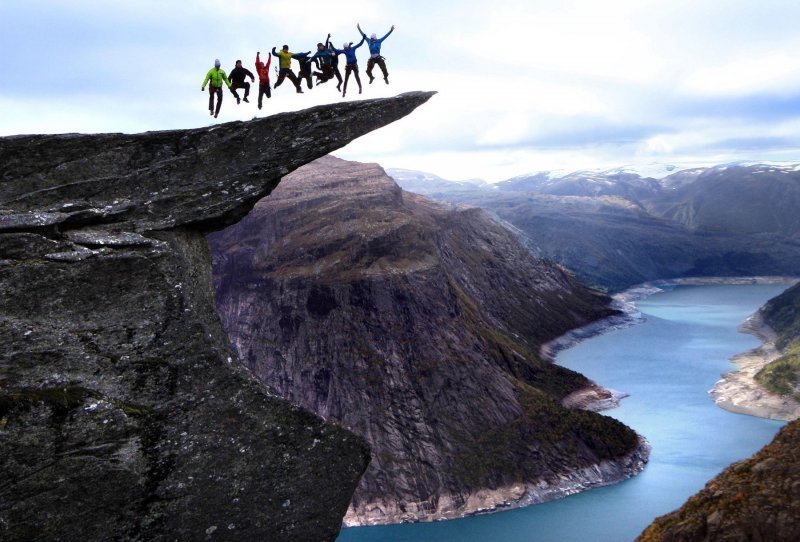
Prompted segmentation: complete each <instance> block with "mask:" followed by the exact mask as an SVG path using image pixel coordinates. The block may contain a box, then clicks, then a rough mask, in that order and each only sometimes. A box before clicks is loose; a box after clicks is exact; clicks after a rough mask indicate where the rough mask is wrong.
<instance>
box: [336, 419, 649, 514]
mask: <svg viewBox="0 0 800 542" xmlns="http://www.w3.org/2000/svg"><path fill="white" fill-rule="evenodd" d="M651 449H652V447H651V446H650V443H649V442H647V440H646V439H645V438H644V437H642V436H641V435H639V443H638V444H637V446H636V448H634V449H633V450H632V451H631V452H629V453H628V454H626V455H624V456H622V457H620V458H619V459H617V460H615V461H611V460H605V461H601V462H600V463H597V464H594V465H589V466H586V467H583V468H580V469H577V470H575V471H572V472H568V473H560V474H557V475H554V476H553V477H552V478H550V479H547V480H539V481H536V482H520V483H516V484H512V485H510V486H503V487H499V488H496V489H488V488H487V489H479V490H477V491H476V492H475V493H472V494H469V495H441V496H440V497H439V503H440V506H439V509H438V510H437V511H436V512H434V513H431V512H429V511H425V510H422V507H420V508H418V509H417V510H415V511H409V510H408V509H406V510H404V511H401V510H399V509H398V508H397V503H370V504H368V505H365V506H364V507H365V508H368V511H366V512H360V513H357V512H355V511H354V510H353V508H352V505H351V506H350V508H348V510H347V514H345V517H344V519H343V521H342V526H343V527H344V528H350V527H368V526H375V525H390V524H398V523H429V522H434V521H445V520H451V519H463V518H468V517H473V516H479V515H484V514H492V513H495V512H501V511H505V510H513V509H515V508H524V507H526V506H531V505H534V504H543V503H546V502H550V501H554V500H557V499H561V498H564V497H568V496H570V495H574V494H576V493H581V492H583V491H587V490H589V489H594V488H598V487H604V486H608V485H612V484H617V483H619V482H622V481H624V480H627V479H628V478H631V477H633V476H635V475H637V474H639V473H640V472H642V471H643V470H644V468H645V466H646V465H647V461H648V460H649V457H650V451H651ZM453 503H459V505H458V506H455V505H453ZM387 504H388V505H389V506H388V507H391V508H392V510H389V509H388V507H387ZM408 504H409V503H406V506H408Z"/></svg>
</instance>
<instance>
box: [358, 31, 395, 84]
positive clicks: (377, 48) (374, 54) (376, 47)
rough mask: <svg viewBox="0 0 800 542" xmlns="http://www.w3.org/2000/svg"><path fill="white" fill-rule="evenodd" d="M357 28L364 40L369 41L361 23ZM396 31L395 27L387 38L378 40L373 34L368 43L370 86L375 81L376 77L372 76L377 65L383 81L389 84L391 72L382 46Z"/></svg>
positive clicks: (387, 34)
mask: <svg viewBox="0 0 800 542" xmlns="http://www.w3.org/2000/svg"><path fill="white" fill-rule="evenodd" d="M356 28H358V31H359V32H360V33H361V36H362V38H363V39H367V35H366V34H364V31H363V30H361V23H357V24H356ZM393 31H394V25H392V28H390V29H389V31H388V32H387V33H386V35H385V36H383V37H382V38H380V39H378V37H377V36H376V35H375V34H372V35H371V36H370V37H369V41H368V42H367V46H368V47H369V60H367V76H368V77H369V84H370V85H371V84H372V82H373V81H374V80H375V77H373V76H372V69H373V68H374V67H375V64H377V65H378V67H379V68H380V69H381V72H383V80H384V81H386V84H387V85H388V84H389V72H388V71H387V70H386V59H385V58H383V57H382V56H381V44H382V43H383V40H385V39H386V38H388V37H389V34H391V33H392V32H393Z"/></svg>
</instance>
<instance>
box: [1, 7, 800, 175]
mask: <svg viewBox="0 0 800 542" xmlns="http://www.w3.org/2000/svg"><path fill="white" fill-rule="evenodd" d="M0 21H2V27H3V31H2V33H0V51H2V52H3V54H4V56H5V58H4V59H3V60H4V62H3V64H4V74H5V77H4V78H3V79H4V80H3V83H2V85H0V135H12V134H21V133H61V132H84V133H87V132H128V133H134V132H142V131H148V130H161V129H172V128H189V127H198V126H206V125H208V124H211V123H212V122H214V119H213V118H211V117H209V115H208V110H207V102H208V95H207V93H202V92H200V84H201V83H202V80H203V78H204V76H205V74H206V72H207V71H208V69H209V68H211V66H212V65H213V61H214V59H215V58H219V59H220V60H221V61H222V67H223V68H224V69H225V70H226V71H228V72H230V70H231V68H233V64H234V61H235V60H236V59H241V60H242V61H243V63H244V65H245V67H247V68H248V69H250V70H251V71H254V66H253V63H254V58H255V53H256V51H261V52H262V53H263V54H266V53H267V51H269V50H270V49H271V48H272V47H273V46H278V47H280V46H281V45H283V44H288V45H289V46H290V49H291V50H292V51H293V52H298V51H309V50H313V49H314V47H315V44H316V43H317V42H318V41H322V40H324V38H325V35H326V34H327V33H328V32H331V33H332V35H333V38H332V39H333V41H334V43H335V44H336V45H337V47H341V45H342V42H344V41H345V40H347V41H350V40H353V41H355V40H356V39H357V38H359V35H358V32H357V30H356V23H357V22H360V23H361V26H362V28H363V29H364V30H365V31H366V32H367V34H369V33H372V32H375V33H377V34H378V35H379V36H382V35H383V34H384V33H386V32H387V31H388V30H389V28H390V27H391V25H393V24H394V25H396V27H397V28H396V30H395V32H394V33H393V34H392V35H391V36H390V37H389V38H388V39H387V40H386V41H385V42H384V45H383V54H384V56H385V57H386V61H387V65H388V67H389V71H390V81H391V84H390V85H388V86H387V85H385V84H384V83H383V81H382V80H380V79H377V80H376V81H375V83H373V84H372V85H368V84H366V77H365V76H364V75H363V70H364V69H365V68H366V59H367V57H368V52H367V48H366V46H365V47H362V48H361V49H359V65H360V66H361V70H362V77H363V82H364V93H363V94H362V95H361V96H359V95H358V94H357V90H356V87H355V85H354V82H353V81H351V84H350V88H349V89H348V96H347V98H345V99H346V100H350V99H359V98H373V97H381V96H390V95H394V94H397V93H400V92H405V91H409V90H436V91H438V92H439V94H438V95H437V96H435V97H434V98H433V99H432V100H431V101H430V102H429V103H428V104H426V105H424V106H422V107H421V108H420V109H418V110H417V111H416V112H415V113H413V114H412V115H411V116H410V117H408V118H406V119H403V120H401V121H399V122H397V123H395V124H393V125H391V126H389V127H386V128H383V129H381V130H379V131H378V132H375V133H372V134H369V135H367V136H365V137H362V138H361V139H359V140H357V141H356V142H354V143H352V144H350V145H349V146H348V147H346V148H344V149H342V150H340V151H338V152H337V153H335V154H336V155H337V156H340V157H342V158H346V159H352V160H359V161H370V162H372V161H374V162H378V163H380V164H381V165H383V166H384V167H402V168H409V169H418V170H423V171H429V172H432V173H436V174H438V175H441V176H443V177H446V178H450V179H464V178H471V177H481V178H484V179H487V180H490V181H497V180H501V179H504V178H508V177H511V176H514V175H517V174H522V173H525V172H530V171H539V170H548V169H568V170H575V169H583V168H598V167H614V166H621V165H627V164H648V163H654V162H657V163H675V164H680V165H683V164H686V165H695V164H711V163H719V162H727V161H731V160H791V161H800V31H798V29H797V26H798V21H800V2H798V1H797V0H791V1H789V0H787V1H784V0H758V1H756V0H692V1H685V0H663V1H662V0H631V1H627V0H604V1H598V0H573V1H569V0H552V1H551V0H526V1H515V0H482V1H471V0H458V1H455V0H437V1H436V2H433V1H430V0H424V1H418V0H402V1H388V2H384V1H378V0H369V1H367V0H364V1H352V2H348V1H338V2H331V1H324V2H322V1H316V0H309V1H298V2H285V1H284V2H267V1H264V0H258V1H250V0H241V1H220V0H216V1H206V0H201V1H191V0H186V1H172V0H158V1H152V0H136V1H124V0H115V1H113V2H112V1H99V0H98V1H89V0H83V1H81V0H72V1H68V0H63V1H55V0H51V1H47V0H2V2H0ZM272 80H273V82H274V80H275V76H274V73H273V75H272ZM225 92H226V94H225V98H224V100H223V105H222V111H221V113H220V117H219V119H217V120H216V122H227V121H232V120H246V119H250V118H253V117H254V116H263V115H268V114H272V113H275V112H280V111H291V110H297V109H302V108H305V107H309V106H312V105H318V104H322V103H337V102H340V101H342V97H341V95H339V94H338V93H337V92H336V89H335V86H333V84H332V83H327V84H326V85H323V86H320V87H316V88H314V89H313V90H311V91H308V90H306V93H305V94H303V95H298V94H295V93H294V92H293V89H292V88H291V85H289V84H288V82H287V84H285V85H284V86H282V87H280V88H279V89H277V90H275V91H273V97H272V99H271V100H269V101H268V102H267V103H266V106H265V108H264V109H263V110H262V111H260V112H259V111H258V109H257V108H256V105H255V99H251V102H250V104H244V103H243V104H241V105H239V106H237V105H236V103H235V100H234V99H233V97H232V96H231V95H230V94H229V93H228V92H227V90H226V91H225Z"/></svg>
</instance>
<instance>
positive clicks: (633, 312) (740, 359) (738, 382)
mask: <svg viewBox="0 0 800 542" xmlns="http://www.w3.org/2000/svg"><path fill="white" fill-rule="evenodd" d="M797 282H798V279H797V278H796V277H785V276H760V277H688V278H676V279H668V280H659V281H653V282H647V283H644V284H640V285H637V286H634V287H632V288H628V289H627V290H625V291H623V292H619V293H617V294H615V295H614V296H613V299H614V301H613V304H612V307H613V308H614V309H616V310H618V311H619V313H618V314H616V315H614V316H611V317H608V318H605V319H603V320H599V321H597V322H592V323H591V324H589V325H587V326H584V327H582V328H578V329H574V330H572V331H570V332H568V333H565V334H564V335H562V336H560V337H558V338H556V339H555V340H553V341H550V342H548V343H546V344H544V345H543V346H542V349H541V352H540V353H541V354H542V356H543V357H545V358H546V359H551V360H553V359H555V356H556V354H557V353H558V352H560V351H561V350H565V349H567V348H570V347H571V346H574V345H575V344H577V343H578V342H580V341H582V340H585V339H588V338H591V337H594V336H596V335H599V334H601V333H606V332H607V331H611V330H614V329H621V328H623V327H627V326H631V325H635V324H637V323H639V322H642V321H643V318H642V315H641V313H640V312H639V311H638V310H637V309H636V307H635V306H634V302H635V301H638V300H640V299H644V298H646V297H648V296H650V295H653V294H655V293H658V292H660V291H663V289H664V288H668V287H671V286H676V285H697V286H701V285H713V284H785V285H786V286H787V288H788V287H790V286H792V285H793V284H795V283H797ZM738 329H739V331H740V332H742V333H750V334H752V335H754V336H755V337H756V338H758V339H759V340H760V341H761V342H762V345H761V346H759V347H758V348H754V349H752V350H749V351H747V352H743V353H741V354H737V355H736V356H734V357H733V358H731V362H732V363H733V364H735V365H736V367H737V369H736V370H735V371H731V372H728V373H725V374H724V375H722V378H721V379H720V380H719V381H718V382H717V383H716V384H715V385H714V387H713V388H712V389H711V390H709V395H711V397H712V398H713V399H714V402H715V403H716V404H717V405H719V406H720V407H721V408H724V409H725V410H728V411H730V412H736V413H738V414H748V415H750V416H757V417H761V418H770V419H774V420H794V419H797V418H799V417H800V403H798V402H797V401H795V400H793V399H792V398H790V397H784V396H781V395H777V394H775V393H772V392H769V391H768V390H766V389H764V387H763V386H761V385H760V384H759V383H758V382H756V380H755V375H756V374H757V373H758V371H760V370H761V369H762V368H763V367H764V366H766V365H767V364H769V363H770V362H772V361H774V360H775V359H777V358H778V357H780V355H781V353H780V351H778V350H777V349H776V348H775V332H774V331H773V330H772V329H770V327H769V326H768V325H767V324H766V323H765V322H764V321H763V319H761V317H760V316H759V314H758V313H756V314H754V315H752V316H750V317H749V318H748V319H747V320H746V321H745V322H744V323H743V324H742V325H741V326H739V328H738ZM624 397H627V394H625V393H624V392H616V391H612V390H607V389H605V388H603V387H602V386H599V385H597V384H592V385H591V386H589V387H587V388H584V389H583V390H579V391H577V392H574V393H572V394H570V395H569V396H568V397H566V398H564V400H563V401H562V404H563V405H564V406H567V407H571V408H584V409H587V410H605V409H609V408H614V407H616V406H618V405H619V400H620V399H623V398H624Z"/></svg>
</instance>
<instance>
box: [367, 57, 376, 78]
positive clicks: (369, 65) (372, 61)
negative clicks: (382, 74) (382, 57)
mask: <svg viewBox="0 0 800 542" xmlns="http://www.w3.org/2000/svg"><path fill="white" fill-rule="evenodd" d="M374 67H375V59H374V58H372V57H369V60H367V77H369V84H370V85H371V84H372V82H373V81H374V80H375V78H374V77H373V76H372V68H374Z"/></svg>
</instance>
